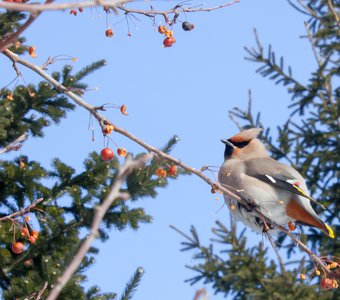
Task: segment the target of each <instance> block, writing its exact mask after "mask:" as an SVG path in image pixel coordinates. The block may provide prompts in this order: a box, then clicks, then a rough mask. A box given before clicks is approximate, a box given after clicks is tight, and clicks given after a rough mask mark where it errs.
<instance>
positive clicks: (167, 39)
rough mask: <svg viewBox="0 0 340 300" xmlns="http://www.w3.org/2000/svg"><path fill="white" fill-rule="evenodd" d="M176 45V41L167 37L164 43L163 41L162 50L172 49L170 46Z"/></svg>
mask: <svg viewBox="0 0 340 300" xmlns="http://www.w3.org/2000/svg"><path fill="white" fill-rule="evenodd" d="M174 43H176V39H175V38H174V37H173V36H171V37H167V38H166V39H165V40H164V41H163V45H164V48H168V47H172V45H173V44H174Z"/></svg>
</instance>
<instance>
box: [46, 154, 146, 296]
mask: <svg viewBox="0 0 340 300" xmlns="http://www.w3.org/2000/svg"><path fill="white" fill-rule="evenodd" d="M151 158H152V154H146V155H144V156H142V157H140V158H139V159H136V160H132V158H131V157H127V159H126V161H125V163H124V164H123V165H122V166H120V167H119V169H118V174H117V176H116V178H115V180H114V182H113V185H112V187H111V190H110V192H109V193H108V195H107V196H106V197H105V199H104V201H103V202H102V204H100V205H98V206H96V208H95V215H94V217H93V221H92V225H91V229H90V233H89V235H88V236H87V237H86V238H85V239H84V241H83V243H82V245H81V246H80V248H79V249H78V252H77V253H76V255H75V256H74V258H73V259H72V261H71V262H70V264H69V265H68V266H67V267H66V269H65V271H64V273H63V274H62V275H61V276H60V277H59V278H58V280H57V283H56V284H55V285H54V287H53V289H52V290H51V292H50V294H49V295H48V297H47V300H54V299H57V297H58V295H59V294H60V292H61V291H62V289H63V288H64V286H65V285H66V284H67V283H68V281H69V280H70V278H71V277H72V275H73V274H74V273H75V272H76V271H77V269H78V268H79V266H80V264H81V262H82V260H83V258H84V257H85V255H86V253H87V252H88V251H89V249H90V247H91V244H92V243H93V241H94V240H95V239H96V238H97V237H98V230H99V227H100V224H101V222H102V220H103V218H104V216H105V214H106V212H107V211H108V210H109V209H110V207H111V205H112V203H113V202H114V201H116V200H127V199H128V198H129V197H130V196H129V195H128V194H127V193H122V192H120V189H121V186H122V185H123V183H124V181H125V179H126V177H127V176H128V175H129V174H130V173H131V172H132V171H133V170H135V169H138V168H141V167H143V166H144V164H145V163H146V162H147V161H148V160H150V159H151Z"/></svg>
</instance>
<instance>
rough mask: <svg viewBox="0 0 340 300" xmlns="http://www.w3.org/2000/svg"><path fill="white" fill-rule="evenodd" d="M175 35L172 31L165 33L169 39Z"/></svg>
mask: <svg viewBox="0 0 340 300" xmlns="http://www.w3.org/2000/svg"><path fill="white" fill-rule="evenodd" d="M173 34H174V32H173V31H172V30H166V31H165V36H166V37H167V38H169V37H172V36H173Z"/></svg>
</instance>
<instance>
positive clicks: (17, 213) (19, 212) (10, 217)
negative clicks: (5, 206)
mask: <svg viewBox="0 0 340 300" xmlns="http://www.w3.org/2000/svg"><path fill="white" fill-rule="evenodd" d="M43 201H44V198H40V199H38V200H36V201H34V202H33V203H32V204H31V205H29V206H27V207H25V208H23V209H21V210H18V211H16V212H14V213H12V214H10V215H7V216H4V217H1V218H0V222H1V221H7V220H11V219H13V218H15V217H17V216H22V215H24V214H26V213H28V212H30V211H31V210H32V209H34V208H35V207H36V206H37V205H38V204H39V203H40V202H43Z"/></svg>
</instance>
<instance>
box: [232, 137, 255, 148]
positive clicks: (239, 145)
mask: <svg viewBox="0 0 340 300" xmlns="http://www.w3.org/2000/svg"><path fill="white" fill-rule="evenodd" d="M228 141H229V142H230V143H232V144H233V145H234V146H235V147H237V148H244V147H245V146H247V145H248V144H249V142H250V140H249V141H244V142H239V143H237V142H233V141H232V140H231V139H229V140H228Z"/></svg>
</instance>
